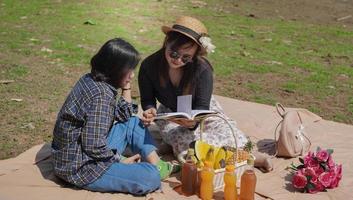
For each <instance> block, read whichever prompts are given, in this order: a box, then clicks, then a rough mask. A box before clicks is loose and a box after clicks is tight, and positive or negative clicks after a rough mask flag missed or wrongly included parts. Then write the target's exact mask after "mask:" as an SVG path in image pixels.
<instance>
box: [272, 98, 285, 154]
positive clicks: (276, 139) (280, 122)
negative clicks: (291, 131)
mask: <svg viewBox="0 0 353 200" xmlns="http://www.w3.org/2000/svg"><path fill="white" fill-rule="evenodd" d="M276 106H277V105H276ZM282 122H283V119H282V120H281V121H279V122H278V124H277V126H276V129H275V138H274V139H275V142H274V144H275V154H274V155H273V156H272V157H276V156H277V154H278V146H277V143H278V138H277V130H278V127H279V126H280V125H281V124H282Z"/></svg>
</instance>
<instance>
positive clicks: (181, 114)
mask: <svg viewBox="0 0 353 200" xmlns="http://www.w3.org/2000/svg"><path fill="white" fill-rule="evenodd" d="M191 102H192V96H191V95H184V96H178V99H177V112H171V113H158V114H157V117H156V118H155V119H165V120H173V119H174V120H180V119H188V120H196V121H199V120H200V119H202V118H204V117H206V116H205V115H209V114H216V111H212V110H192V109H191Z"/></svg>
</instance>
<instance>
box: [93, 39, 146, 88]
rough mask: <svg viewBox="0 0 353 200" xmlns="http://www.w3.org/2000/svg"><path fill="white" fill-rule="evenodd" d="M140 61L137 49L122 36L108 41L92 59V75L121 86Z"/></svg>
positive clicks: (97, 79)
mask: <svg viewBox="0 0 353 200" xmlns="http://www.w3.org/2000/svg"><path fill="white" fill-rule="evenodd" d="M139 61H140V56H139V53H138V52H137V50H136V49H135V48H134V47H133V46H132V45H131V44H130V43H128V42H126V41H125V40H123V39H121V38H114V39H111V40H109V41H107V42H106V43H105V44H104V45H103V46H102V47H101V48H100V50H99V51H98V53H97V54H96V55H94V56H93V57H92V59H91V67H92V68H91V75H92V77H93V79H94V80H95V81H104V82H107V83H109V84H110V85H112V86H114V87H115V88H118V87H120V84H121V80H122V79H123V77H124V75H125V74H126V73H127V72H128V71H129V70H134V69H135V68H136V66H137V64H138V62H139Z"/></svg>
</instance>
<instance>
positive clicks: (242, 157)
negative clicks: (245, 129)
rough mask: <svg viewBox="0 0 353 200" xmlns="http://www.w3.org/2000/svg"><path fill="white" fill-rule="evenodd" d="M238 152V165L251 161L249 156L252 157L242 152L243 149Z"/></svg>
mask: <svg viewBox="0 0 353 200" xmlns="http://www.w3.org/2000/svg"><path fill="white" fill-rule="evenodd" d="M237 151H238V159H237V162H238V163H240V162H243V161H246V160H248V159H249V156H250V154H249V152H247V151H244V150H241V149H239V150H237Z"/></svg>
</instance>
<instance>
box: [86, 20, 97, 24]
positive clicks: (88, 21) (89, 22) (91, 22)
mask: <svg viewBox="0 0 353 200" xmlns="http://www.w3.org/2000/svg"><path fill="white" fill-rule="evenodd" d="M83 24H87V25H96V24H97V23H96V22H94V21H93V20H91V19H89V20H87V21H85V22H84V23H83Z"/></svg>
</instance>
